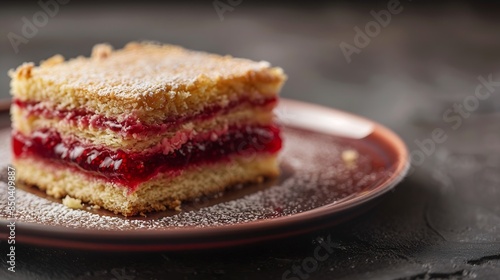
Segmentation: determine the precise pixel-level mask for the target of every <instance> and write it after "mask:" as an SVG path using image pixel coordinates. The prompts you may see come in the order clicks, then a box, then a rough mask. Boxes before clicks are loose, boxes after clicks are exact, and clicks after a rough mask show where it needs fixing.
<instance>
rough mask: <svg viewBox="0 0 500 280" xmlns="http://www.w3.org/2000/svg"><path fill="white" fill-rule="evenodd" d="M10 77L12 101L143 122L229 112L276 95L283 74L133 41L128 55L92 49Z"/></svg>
mask: <svg viewBox="0 0 500 280" xmlns="http://www.w3.org/2000/svg"><path fill="white" fill-rule="evenodd" d="M9 75H10V76H11V78H12V80H11V83H10V85H11V94H12V95H13V96H14V99H19V100H21V101H29V102H44V103H46V105H47V106H49V107H50V108H56V107H57V108H58V109H60V110H72V109H85V110H87V111H89V112H94V113H95V114H99V115H104V116H113V117H119V118H126V117H128V116H130V115H133V116H134V117H136V118H138V119H140V120H141V121H144V122H148V123H149V122H156V121H161V120H164V119H166V118H168V117H172V116H178V115H182V114H193V112H200V111H202V110H203V109H204V108H205V107H208V106H226V105H227V104H228V102H230V101H232V100H240V99H247V100H253V99H255V100H259V99H266V98H273V97H275V96H277V95H278V93H279V91H280V89H281V87H282V86H283V84H284V82H285V80H286V75H285V74H284V73H283V70H282V69H281V68H279V67H271V66H270V65H269V63H268V62H264V61H261V62H255V61H251V60H248V59H242V58H233V57H231V56H220V55H215V54H209V53H205V52H199V51H191V50H187V49H184V48H182V47H179V46H173V45H159V44H155V43H149V42H142V43H137V42H132V43H129V44H127V45H126V46H125V47H124V48H123V49H119V50H113V48H112V47H111V46H110V45H107V44H99V45H96V46H94V48H93V50H92V54H91V56H90V57H83V56H81V57H77V58H74V59H70V60H67V61H65V59H64V57H62V56H61V55H55V56H53V57H51V58H49V59H47V60H45V61H42V62H41V63H40V66H35V64H34V63H24V64H23V65H21V66H19V67H18V68H17V69H16V70H11V71H10V72H9Z"/></svg>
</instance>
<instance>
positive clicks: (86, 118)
mask: <svg viewBox="0 0 500 280" xmlns="http://www.w3.org/2000/svg"><path fill="white" fill-rule="evenodd" d="M13 103H14V104H15V105H16V106H18V107H20V108H22V109H23V110H24V111H25V112H27V113H28V115H33V116H42V117H44V118H46V119H59V120H65V121H68V122H69V123H71V124H72V125H82V126H84V127H89V126H91V127H96V128H100V129H103V128H104V129H106V128H107V129H110V130H112V131H114V132H121V133H122V134H124V135H132V134H135V135H145V134H154V133H159V132H162V131H165V130H167V129H168V128H171V127H176V126H178V125H180V124H182V123H184V122H188V121H193V120H207V119H210V118H213V117H215V116H217V115H220V114H226V113H228V112H229V111H231V110H234V108H235V107H239V106H243V105H247V104H248V105H251V106H253V107H265V106H274V105H275V104H276V103H277V98H276V97H273V98H267V99H258V100H251V99H239V100H234V101H231V102H229V104H228V105H226V106H220V105H212V106H210V107H207V108H205V109H204V110H203V111H201V112H199V113H197V114H193V115H188V116H182V117H171V118H168V119H165V120H163V122H162V123H160V124H149V125H148V124H144V123H141V121H140V120H138V119H137V118H136V117H134V116H129V117H127V118H126V119H125V120H123V121H118V120H117V119H116V118H113V117H105V116H101V115H96V114H95V113H93V112H91V111H88V110H85V109H74V110H65V109H54V108H48V107H47V106H45V105H43V104H42V103H40V102H30V101H21V100H19V99H15V100H14V101H13Z"/></svg>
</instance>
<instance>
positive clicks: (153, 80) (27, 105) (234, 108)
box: [9, 43, 285, 216]
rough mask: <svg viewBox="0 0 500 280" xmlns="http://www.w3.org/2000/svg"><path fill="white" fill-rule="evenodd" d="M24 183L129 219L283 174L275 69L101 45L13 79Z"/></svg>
mask: <svg viewBox="0 0 500 280" xmlns="http://www.w3.org/2000/svg"><path fill="white" fill-rule="evenodd" d="M9 74H10V76H11V78H12V81H11V93H12V95H13V104H12V108H11V114H12V126H13V132H12V133H13V134H12V143H13V144H12V145H13V155H14V158H13V164H14V165H15V167H16V170H17V174H16V175H17V180H18V183H19V184H24V185H29V186H35V187H38V188H40V189H41V190H44V191H45V192H46V193H47V194H48V195H51V196H54V197H56V198H62V197H65V196H70V197H72V198H75V199H79V200H81V201H82V202H86V203H89V204H91V205H96V206H100V207H103V208H105V209H108V210H111V211H113V212H115V213H121V214H123V215H125V216H131V215H136V214H140V213H146V212H149V211H158V210H164V209H167V208H170V209H175V208H177V209H178V208H179V206H180V204H181V202H183V201H187V200H193V199H196V198H199V197H202V196H205V195H209V194H213V193H218V192H221V191H223V190H225V189H227V188H229V187H231V186H233V185H236V184H240V183H248V182H257V181H261V180H263V179H265V178H269V177H275V176H277V175H278V173H279V170H278V164H277V154H278V151H279V150H280V148H281V138H280V131H279V128H278V127H277V126H276V125H275V123H274V119H273V112H272V111H273V108H274V107H275V106H276V104H277V101H278V93H279V91H280V89H281V87H282V85H283V83H284V81H285V75H284V74H283V71H282V69H280V68H275V67H271V66H270V65H269V63H267V62H254V61H250V60H246V59H239V58H233V57H230V56H218V55H214V54H207V53H204V52H197V51H190V50H186V49H184V48H181V47H178V46H171V45H158V44H153V43H129V44H128V45H126V46H125V47H124V48H123V49H120V50H113V49H112V47H111V46H109V45H106V44H102V45H96V46H95V47H94V48H93V50H92V54H91V56H90V57H78V58H75V59H71V60H68V61H65V60H64V58H63V57H62V56H60V55H56V56H54V57H52V58H49V59H48V60H46V61H43V62H42V63H41V64H40V66H35V65H34V64H32V63H25V64H23V65H21V66H20V67H18V68H17V69H16V70H13V71H11V72H10V73H9Z"/></svg>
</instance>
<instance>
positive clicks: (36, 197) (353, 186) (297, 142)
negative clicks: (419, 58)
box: [0, 127, 386, 231]
mask: <svg viewBox="0 0 500 280" xmlns="http://www.w3.org/2000/svg"><path fill="white" fill-rule="evenodd" d="M8 135H9V133H8V130H4V131H2V132H1V133H0V144H1V145H2V146H1V147H3V148H1V149H0V154H3V153H6V152H5V151H7V153H8V150H9V148H8V147H10V144H9V143H8V141H9V140H8V139H9V136H8ZM283 138H284V139H285V140H284V141H285V146H284V149H283V151H282V153H281V155H280V162H281V169H282V175H281V177H280V178H279V179H276V180H274V181H268V182H264V183H262V184H255V185H248V186H237V187H235V188H234V189H232V190H230V191H228V192H226V193H224V194H219V195H217V196H215V197H211V198H204V199H201V200H199V201H196V202H192V203H186V204H184V205H183V206H182V211H180V212H176V211H165V212H161V213H153V214H149V215H148V216H147V217H131V218H130V217H129V218H125V217H122V216H119V215H114V214H113V213H110V212H108V211H106V210H103V209H93V208H91V207H88V205H85V207H84V209H83V210H80V209H70V208H68V207H66V206H64V205H63V204H62V203H61V201H60V200H56V199H53V198H50V197H47V196H46V195H45V194H44V193H43V192H41V191H39V190H37V189H34V188H30V189H22V188H17V189H16V212H15V214H14V217H13V218H14V219H15V220H17V221H22V222H25V223H33V224H41V225H50V226H56V227H65V228H77V229H89V230H120V231H130V230H137V229H148V230H171V229H175V228H185V227H214V226H221V225H231V224H240V223H248V222H252V221H258V220H264V219H273V218H277V217H282V216H288V215H294V214H297V213H301V212H304V211H308V210H311V209H315V208H318V207H322V206H325V205H331V204H335V203H342V202H344V201H347V200H349V199H350V198H351V197H353V196H355V195H357V194H359V193H362V192H364V191H366V190H370V189H373V188H375V187H376V183H377V182H379V181H380V180H381V178H382V177H383V174H384V172H385V171H386V166H385V163H383V162H382V161H381V160H380V159H378V158H377V156H376V153H375V152H374V151H373V149H372V148H370V147H369V146H367V145H366V143H365V144H363V141H362V140H346V139H342V138H338V137H334V136H331V135H324V134H320V133H312V132H309V131H302V130H299V129H294V128H290V127H285V128H284V129H283ZM344 151H349V153H353V152H356V153H357V157H356V159H355V161H354V162H351V161H350V162H345V161H343V160H342V156H341V155H342V153H343V152H344ZM6 158H7V159H8V157H6ZM4 159H5V158H4ZM8 162H9V161H5V160H3V161H2V163H3V166H4V167H5V166H6V165H7V164H8ZM6 174H7V171H6V169H5V170H4V171H2V181H4V182H2V183H0V184H2V186H1V188H0V197H1V199H0V211H1V212H0V218H1V219H7V218H11V217H9V216H7V206H8V205H7V185H6V183H5V181H6Z"/></svg>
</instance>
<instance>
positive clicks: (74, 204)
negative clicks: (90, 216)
mask: <svg viewBox="0 0 500 280" xmlns="http://www.w3.org/2000/svg"><path fill="white" fill-rule="evenodd" d="M62 202H63V204H64V206H66V207H68V208H71V209H83V205H82V201H81V200H80V199H76V198H72V197H71V196H69V195H67V196H66V197H65V198H63V200H62Z"/></svg>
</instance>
